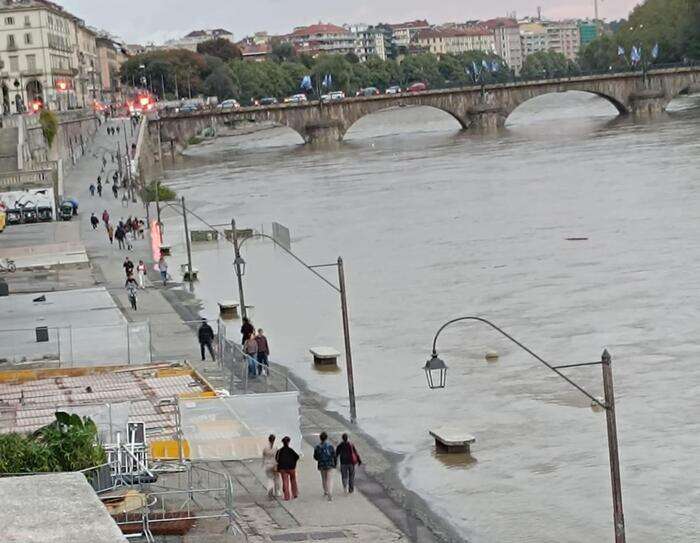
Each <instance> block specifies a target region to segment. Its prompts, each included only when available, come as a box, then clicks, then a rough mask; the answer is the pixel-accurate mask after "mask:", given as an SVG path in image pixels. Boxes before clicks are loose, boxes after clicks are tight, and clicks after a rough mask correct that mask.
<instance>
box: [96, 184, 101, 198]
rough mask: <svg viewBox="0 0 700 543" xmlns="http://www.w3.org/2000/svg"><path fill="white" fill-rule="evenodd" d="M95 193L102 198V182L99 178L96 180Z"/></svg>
mask: <svg viewBox="0 0 700 543" xmlns="http://www.w3.org/2000/svg"><path fill="white" fill-rule="evenodd" d="M97 195H98V196H99V197H100V198H102V183H101V182H100V180H99V179H98V180H97Z"/></svg>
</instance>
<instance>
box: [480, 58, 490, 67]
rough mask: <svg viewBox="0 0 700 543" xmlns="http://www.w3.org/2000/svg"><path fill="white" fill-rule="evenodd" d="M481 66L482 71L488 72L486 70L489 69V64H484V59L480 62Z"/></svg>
mask: <svg viewBox="0 0 700 543" xmlns="http://www.w3.org/2000/svg"><path fill="white" fill-rule="evenodd" d="M481 65H482V66H483V67H484V70H488V69H489V63H488V62H486V59H484V60H482V61H481Z"/></svg>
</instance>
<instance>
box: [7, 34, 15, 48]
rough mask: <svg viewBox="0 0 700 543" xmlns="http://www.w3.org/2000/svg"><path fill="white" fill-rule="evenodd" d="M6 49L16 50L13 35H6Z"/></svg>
mask: <svg viewBox="0 0 700 543" xmlns="http://www.w3.org/2000/svg"><path fill="white" fill-rule="evenodd" d="M7 48H8V49H16V48H17V44H16V43H15V36H14V34H8V36H7Z"/></svg>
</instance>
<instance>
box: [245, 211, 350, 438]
mask: <svg viewBox="0 0 700 543" xmlns="http://www.w3.org/2000/svg"><path fill="white" fill-rule="evenodd" d="M231 229H232V230H233V232H232V236H231V237H232V241H233V251H234V257H235V258H234V260H233V265H234V268H235V270H236V279H237V281H238V296H239V298H240V300H239V302H240V304H241V315H242V316H243V318H246V317H247V312H246V307H245V301H244V295H243V276H244V275H245V260H243V257H241V252H240V251H241V247H242V246H243V244H244V243H245V242H246V241H247V240H249V239H252V238H266V239H269V240H271V241H272V242H273V243H274V244H275V245H276V246H278V247H279V248H280V249H282V250H283V251H284V252H286V253H287V254H288V255H289V256H291V257H292V258H293V259H294V260H296V261H297V262H298V263H299V264H301V265H302V266H304V267H305V268H306V269H307V270H309V271H310V272H311V273H313V274H314V275H316V276H317V277H318V278H319V279H321V280H322V281H323V282H324V283H326V284H327V285H328V286H330V287H331V288H332V289H333V290H334V291H335V292H336V293H338V294H339V295H340V312H341V317H342V321H343V340H344V343H345V367H346V373H347V379H348V398H349V402H350V421H351V422H352V423H353V424H354V423H355V422H356V421H357V405H356V401H355V377H354V372H353V366H352V348H351V343H350V317H349V311H348V299H347V291H346V288H345V266H344V264H343V259H342V258H341V257H338V260H337V261H336V262H333V263H332V264H319V265H315V266H311V265H309V264H307V263H306V262H304V261H303V260H302V259H301V258H299V257H298V256H297V255H295V254H294V253H293V252H292V251H291V250H290V249H289V248H287V247H285V246H284V245H282V244H280V243H279V242H278V241H277V240H276V239H275V238H274V237H273V236H268V235H267V234H263V233H259V232H255V233H253V234H252V235H251V236H249V237H246V238H244V239H243V241H242V242H241V243H238V233H237V232H236V220H235V219H232V220H231ZM317 268H337V269H338V286H336V285H334V284H333V283H332V282H331V281H329V280H328V279H326V278H325V277H324V276H323V275H321V274H320V273H319V272H317V271H316V269H317Z"/></svg>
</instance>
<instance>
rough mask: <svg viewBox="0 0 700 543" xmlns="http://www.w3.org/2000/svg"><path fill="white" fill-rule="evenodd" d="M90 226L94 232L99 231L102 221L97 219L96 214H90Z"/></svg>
mask: <svg viewBox="0 0 700 543" xmlns="http://www.w3.org/2000/svg"><path fill="white" fill-rule="evenodd" d="M90 224H91V225H92V229H93V230H97V227H98V226H99V225H100V219H98V218H97V217H95V214H94V213H91V214H90Z"/></svg>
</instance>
